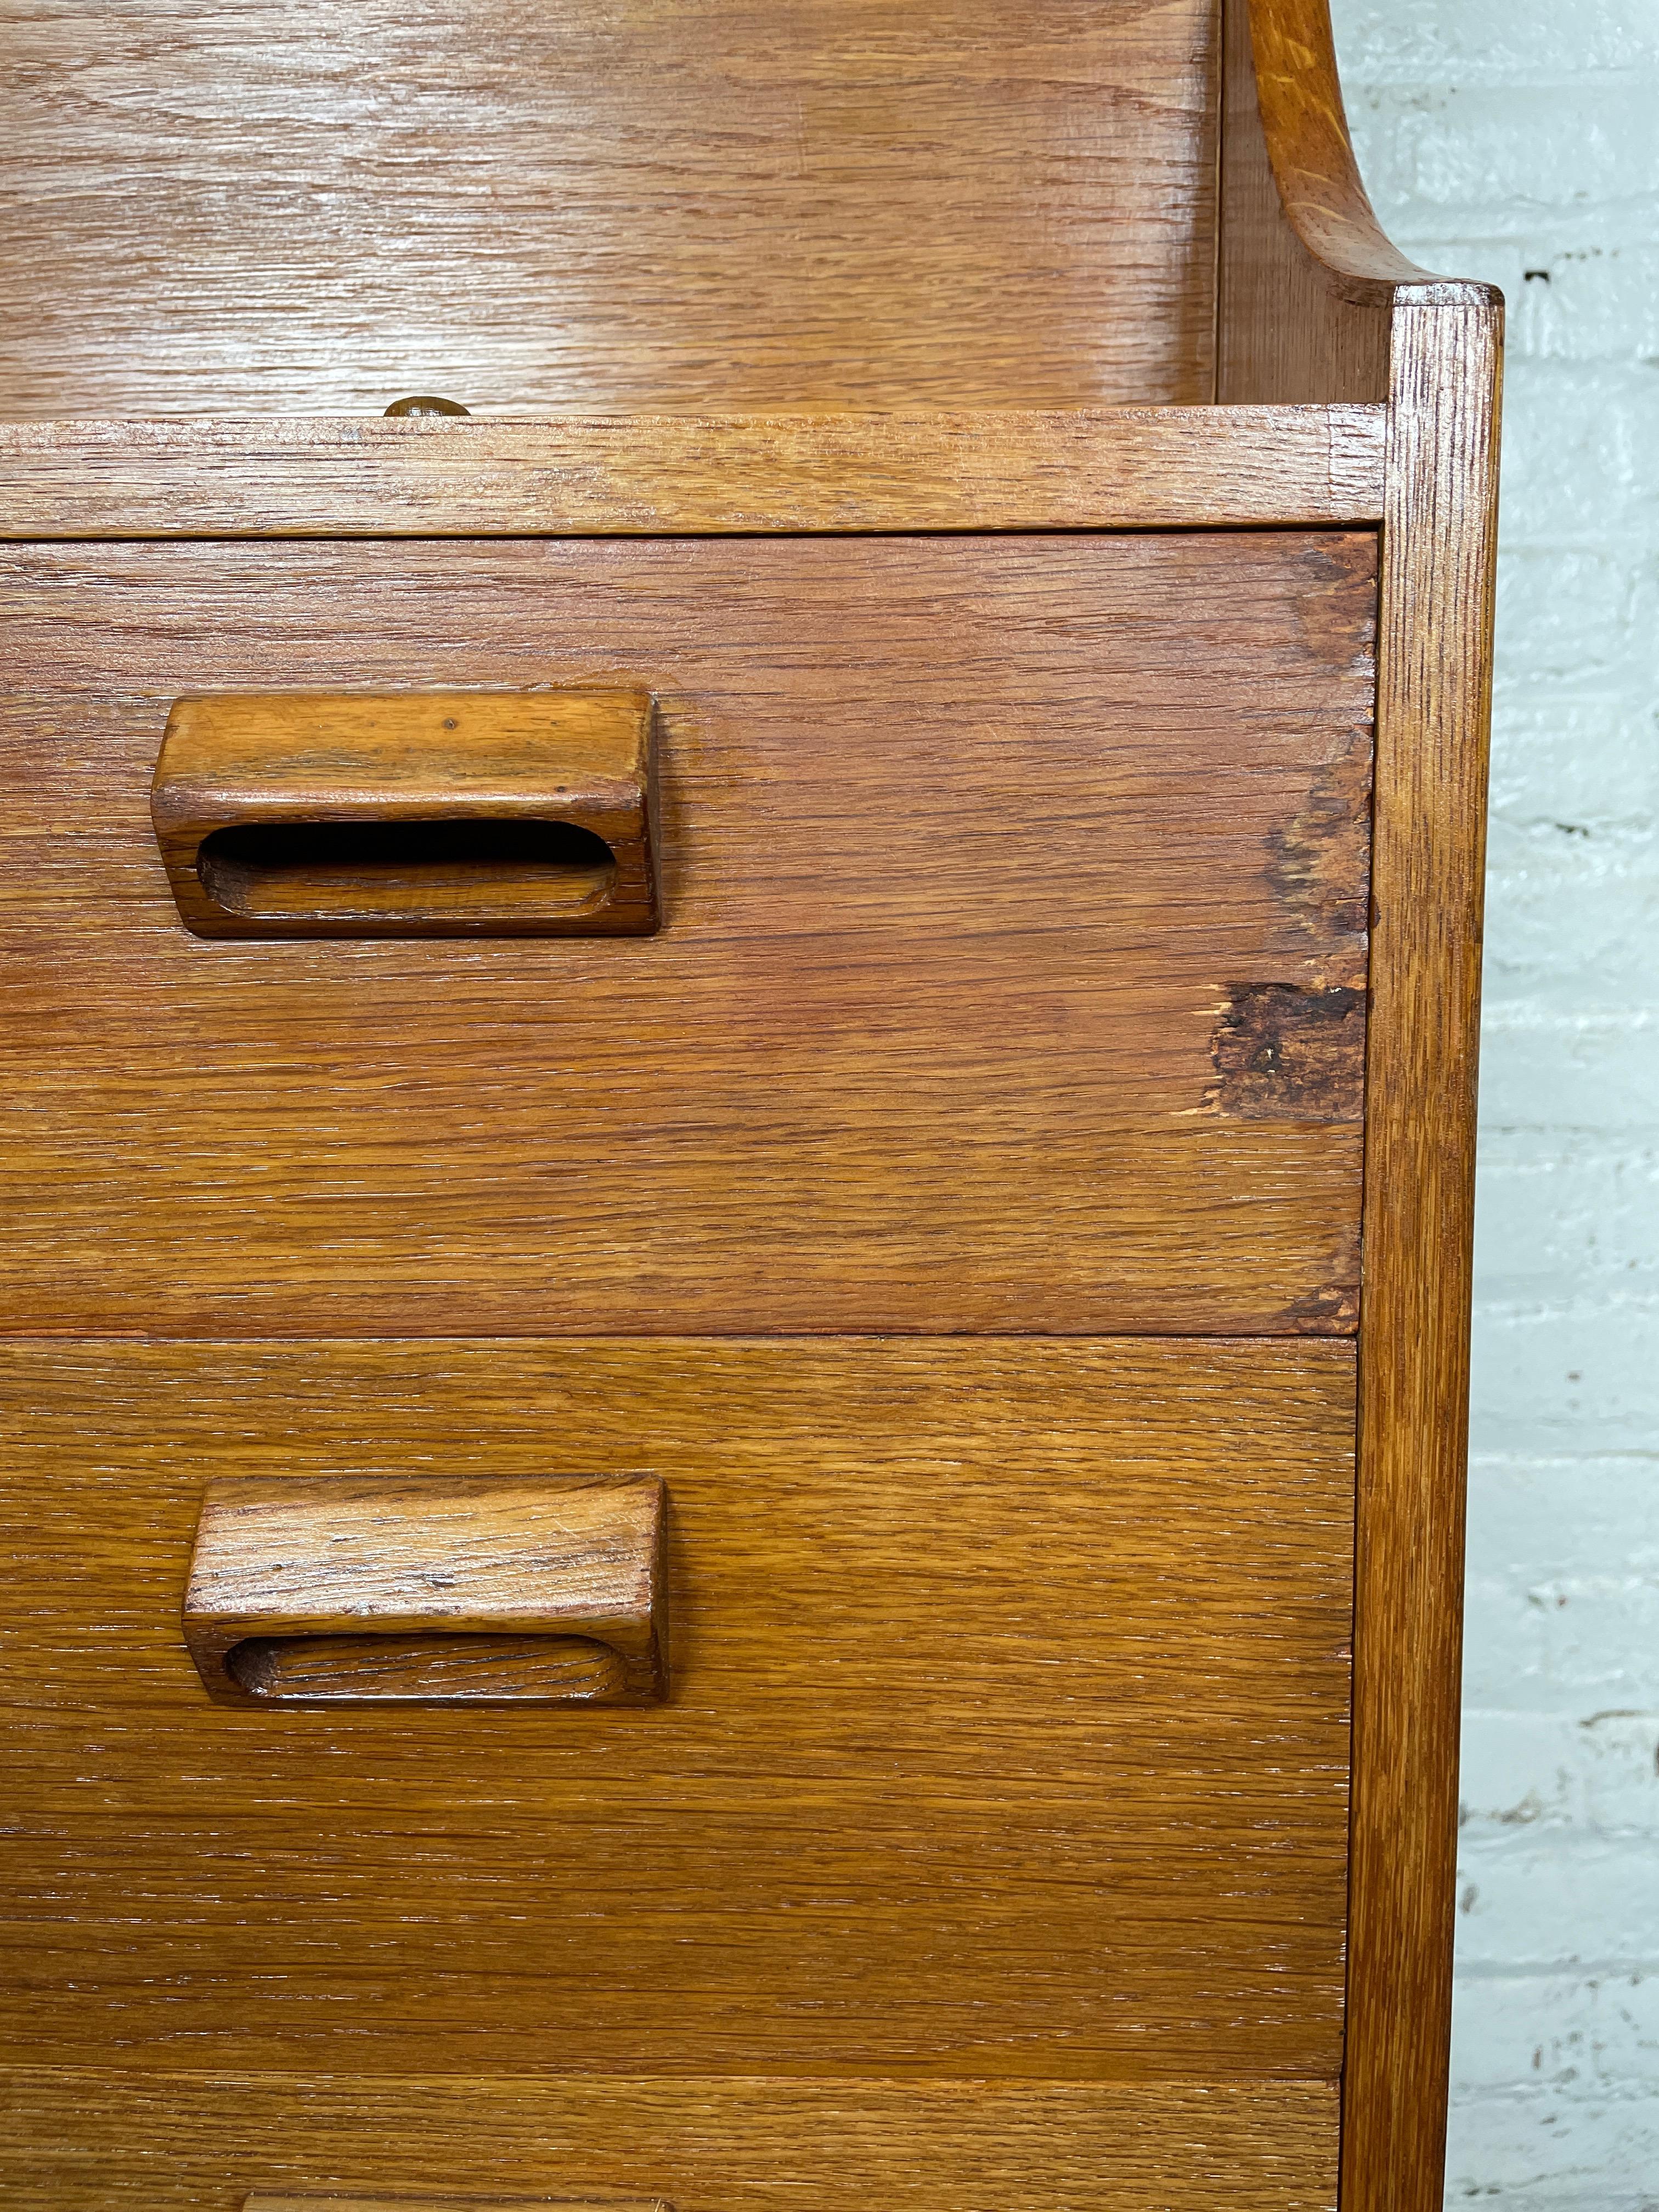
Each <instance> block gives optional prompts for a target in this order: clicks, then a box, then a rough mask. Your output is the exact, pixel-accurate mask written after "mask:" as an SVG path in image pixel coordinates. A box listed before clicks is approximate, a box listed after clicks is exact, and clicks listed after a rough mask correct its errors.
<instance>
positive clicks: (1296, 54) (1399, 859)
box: [1217, 0, 1504, 2212]
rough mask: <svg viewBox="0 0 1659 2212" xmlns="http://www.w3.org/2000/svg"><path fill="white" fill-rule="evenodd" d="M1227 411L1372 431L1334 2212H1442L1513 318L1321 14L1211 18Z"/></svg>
mask: <svg viewBox="0 0 1659 2212" xmlns="http://www.w3.org/2000/svg"><path fill="white" fill-rule="evenodd" d="M1223 13H1224V17H1225V52H1226V64H1225V88H1224V101H1223V106H1224V118H1223V158H1222V210H1221V222H1220V252H1219V274H1220V283H1219V298H1218V305H1219V334H1218V336H1219V343H1218V378H1217V392H1218V397H1219V398H1221V399H1222V400H1224V401H1226V402H1229V403H1234V402H1244V403H1249V404H1261V403H1264V402H1267V403H1277V402H1284V401H1309V400H1313V401H1320V402H1325V403H1330V402H1337V401H1350V402H1352V401H1358V402H1364V403H1370V402H1376V401H1383V402H1385V403H1386V405H1387V410H1388V441H1387V447H1386V454H1385V462H1384V507H1385V511H1384V520H1383V561H1382V572H1381V602H1382V619H1381V642H1380V655H1381V665H1380V673H1379V681H1378V709H1377V750H1376V873H1375V878H1374V884H1373V892H1374V914H1375V916H1376V927H1375V934H1374V939H1373V945H1372V991H1373V1004H1374V1011H1375V1024H1374V1027H1373V1030H1372V1034H1371V1037H1370V1048H1369V1059H1368V1085H1369V1095H1370V1101H1371V1104H1370V1114H1369V1116H1368V1121H1367V1130H1366V1147H1365V1192H1366V1196H1365V1220H1366V1229H1365V1249H1366V1262H1365V1296H1364V1316H1363V1321H1362V1327H1361V1332H1360V1346H1359V1352H1360V1377H1361V1383H1360V1419H1359V1431H1360V1473H1359V1517H1358V1599H1357V1607H1356V1613H1357V1621H1356V1657H1355V1701H1354V1702H1355V1713H1354V1814H1353V1851H1354V1862H1353V1917H1352V1936H1351V1948H1350V1954H1349V1959H1350V1965H1349V1987H1350V1990H1351V2006H1350V2012H1349V2021H1348V2045H1347V2056H1346V2067H1345V2074H1344V2084H1345V2094H1344V2106H1343V2151H1342V2203H1343V2207H1344V2212H1438V2207H1439V2205H1440V2203H1441V2199H1442V2195H1443V2165H1444V2147H1445V2122H1446V2101H1447V2085H1448V2077H1449V2044H1450V2025H1451V1977H1452V1923H1453V1895H1454V1888H1455V1863H1456V1824H1457V1733H1458V1710H1457V1709H1458V1692H1459V1674H1460V1658H1461V1650H1460V1646H1461V1640H1462V1601H1463V1587H1462V1584H1463V1574H1462V1565H1463V1510H1464V1465H1465V1456H1466V1447H1467V1433H1468V1419H1467V1415H1468V1316H1469V1295H1470V1280H1471V1252H1472V1243H1473V1235H1472V1231H1473V1216H1474V1203H1473V1201H1474V1076H1475V1060H1476V1042H1477V1036H1478V1029H1479V1018H1478V1015H1479V1006H1478V1001H1479V984H1480V906H1481V888H1482V884H1481V878H1482V855H1483V848H1484V843H1485V796H1486V740H1487V731H1488V726H1489V722H1490V718H1491V683H1492V584H1493V566H1494V553H1495V545H1496V526H1497V494H1498V412H1499V401H1500V393H1501V386H1502V370H1503V325H1504V301H1503V296H1502V295H1501V294H1500V293H1498V291H1496V290H1495V289H1493V288H1492V286H1490V285H1486V284H1479V283H1458V282H1455V281H1454V280H1450V279H1447V278H1443V277H1437V276H1431V275H1430V274H1429V273H1428V272H1427V271H1426V270H1421V269H1419V268H1416V267H1414V266H1413V264H1412V263H1411V262H1410V261H1408V260H1407V258H1405V256H1404V255H1402V254H1401V253H1400V252H1398V250H1397V249H1396V248H1395V246H1392V245H1391V244H1390V242H1389V240H1388V239H1387V238H1386V237H1385V236H1384V235H1383V232H1382V229H1381V228H1380V226H1379V225H1378V223H1377V221H1376V216H1375V214H1374V213H1373V211H1372V210H1371V208H1370V204H1369V202H1368V201H1367V199H1366V197H1365V191H1364V185H1363V183H1362V182H1361V179H1360V176H1359V172H1358V165H1357V164H1356V162H1355V160H1354V156H1353V149H1352V145H1351V144H1350V143H1349V138H1348V131H1347V125H1346V120H1345V118H1344V113H1343V102H1342V90H1341V86H1340V82H1339V81H1338V75H1337V69H1336V61H1335V54H1334V46H1333V41H1332V37H1331V25H1330V20H1329V13H1328V8H1327V6H1326V0H1225V7H1224V10H1223Z"/></svg>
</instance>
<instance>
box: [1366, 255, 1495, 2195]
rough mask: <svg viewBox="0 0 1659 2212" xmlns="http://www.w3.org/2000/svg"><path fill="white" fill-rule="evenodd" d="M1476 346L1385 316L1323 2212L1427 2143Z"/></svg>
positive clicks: (1475, 710)
mask: <svg viewBox="0 0 1659 2212" xmlns="http://www.w3.org/2000/svg"><path fill="white" fill-rule="evenodd" d="M1439 289H1441V290H1442V292H1447V291H1449V289H1450V288H1449V287H1443V288H1439ZM1502 343H1503V305H1502V301H1501V300H1500V299H1499V298H1498V296H1497V295H1495V294H1493V293H1491V292H1490V291H1488V290H1487V289H1486V288H1484V287H1480V286H1469V287H1468V288H1466V292H1465V296H1464V297H1463V298H1462V300H1461V301H1460V300H1457V299H1452V298H1446V297H1441V298H1437V299H1422V300H1419V299H1418V298H1416V297H1415V296H1413V295H1407V297H1406V298H1405V299H1404V300H1403V301H1401V304H1400V305H1399V306H1398V307H1396V308H1395V320H1394V369H1393V374H1394V379H1395V391H1394V410H1393V426H1394V427H1393V431H1392V435H1391V440H1390V459H1389V479H1390V491H1389V499H1390V516H1389V527H1388V532H1387V534H1386V537H1385V541H1384V542H1385V545H1386V548H1387V555H1386V561H1385V566H1384V570H1383V624H1384V630H1385V636H1386V640H1387V643H1386V648H1385V653H1384V658H1383V673H1382V676H1381V678H1380V683H1379V692H1378V717H1379V721H1378V746H1379V753H1378V759H1379V774H1378V781H1377V793H1376V878H1375V883H1376V916H1377V921H1376V983H1375V988H1376V1010H1377V1019H1378V1028H1377V1030H1376V1036H1375V1038H1374V1041H1373V1044H1372V1048H1371V1054H1370V1060H1369V1062H1368V1088H1369V1091H1370V1098H1371V1102H1372V1103H1371V1108H1370V1115H1369V1117H1368V1120H1367V1124H1366V1153H1365V1193H1366V1200H1365V1222H1366V1229H1365V1251H1366V1257H1365V1293H1364V1321H1363V1329H1362V1337H1361V1350H1360V1377H1361V1387H1360V1415H1359V1419H1360V1444H1361V1462H1360V1466H1361V1473H1360V1489H1359V1535H1358V1560H1359V1565H1358V1574H1359V1584H1358V1644H1357V1673H1356V1710H1355V1755H1356V1788H1355V1796H1354V1807H1353V1850H1354V1890H1353V1905H1352V1912H1353V1919H1352V1954H1351V1964H1350V1990H1351V1992H1352V1995H1351V2002H1352V2007H1353V2032H1352V2042H1351V2045H1350V2051H1349V2059H1348V2069H1347V2104H1346V2112H1347V2115H1348V2118H1347V2121H1346V2126H1345V2131H1344V2153H1343V2172H1344V2177H1345V2179H1344V2195H1343V2203H1344V2212H1437V2207H1438V2206H1439V2203H1440V2201H1441V2175H1442V2168H1443V2163H1444V2156H1445V2129H1446V2097H1447V2085H1448V2078H1449V2052H1450V2037H1451V1997H1452V1987H1451V1984H1452V1929H1453V1901H1454V1898H1455V1887H1456V1869H1457V1818H1458V1814H1457V1747H1458V1726H1459V1691H1460V1687H1461V1675H1462V1626H1463V1524H1464V1478H1465V1463H1466V1455H1467V1449H1468V1383H1469V1364H1468V1360H1469V1300H1470V1290H1471V1267H1472V1254H1473V1243H1474V1151H1475V1063H1476V1056H1477V1052H1478V1048H1479V1035H1480V938H1481V902H1482V896H1483V892H1484V888H1485V884H1484V862H1485V854H1486V745H1487V732H1488V728H1489V726H1490V722H1491V716H1492V584H1493V569H1494V562H1495V555H1496V548H1497V527H1498V389H1499V375H1500V370H1501V362H1502Z"/></svg>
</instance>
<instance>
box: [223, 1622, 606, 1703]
mask: <svg viewBox="0 0 1659 2212" xmlns="http://www.w3.org/2000/svg"><path fill="white" fill-rule="evenodd" d="M224 1664H225V1672H226V1673H227V1674H228V1675H229V1676H230V1677H231V1679H232V1680H233V1681H234V1682H238V1683H240V1686H242V1688H243V1689H245V1690H246V1692H248V1694H249V1695H250V1697H254V1698H258V1699H261V1700H263V1701H264V1702H266V1703H269V1704H272V1705H280V1704H282V1703H283V1701H284V1700H286V1701H288V1702H289V1703H290V1704H306V1705H430V1704H432V1703H433V1702H434V1701H435V1700H436V1701H440V1702H441V1703H443V1704H445V1705H501V1704H503V1703H508V1702H510V1703H513V1704H528V1705H600V1704H606V1703H611V1704H614V1703H615V1701H616V1700H617V1699H618V1698H619V1697H620V1696H621V1695H622V1693H623V1691H624V1690H625V1689H626V1688H627V1687H628V1667H627V1662H625V1661H624V1659H623V1656H622V1654H621V1653H620V1652H619V1651H613V1650H611V1646H610V1645H609V1644H598V1643H595V1641H594V1640H593V1638H592V1637H589V1636H483V1635H461V1636H250V1637H248V1638H246V1639H245V1640H244V1641H243V1642H242V1643H240V1644H233V1645H232V1646H231V1648H230V1650H228V1652H227V1653H226V1654H225V1662H224Z"/></svg>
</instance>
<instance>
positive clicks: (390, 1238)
mask: <svg viewBox="0 0 1659 2212" xmlns="http://www.w3.org/2000/svg"><path fill="white" fill-rule="evenodd" d="M1374 562H1375V541H1374V539H1373V538H1371V537H1370V535H1369V534H1367V533H1360V532H1355V533H1326V532H1306V533H1300V532H1286V533H1282V534H1279V533H1273V532H1263V533H1260V534H1251V535H1227V534H1218V535H1214V536H1202V535H1197V536H1191V537H1175V538H1079V539H1069V538H1038V539H1024V538H1010V539H996V540H990V539H979V540H969V539H960V540H958V539H940V540H929V541H927V542H924V543H920V544H915V543H904V542H901V541H896V540H879V541H853V540H847V539H816V540H796V541H783V540H756V541H747V542H745V543H744V544H726V543H721V542H719V541H706V540H698V541H686V542H681V543H669V544H640V545H635V544H622V543H610V544H600V543H568V544H501V545H492V544H465V545H431V546H418V547H417V546H399V545H356V546H326V545H316V544H305V545H297V544H296V545H282V544H273V545H248V546H226V545H199V546H197V545H169V546H161V547H142V546H104V547H90V548H82V549H69V548H37V549H14V550H10V551H9V552H8V553H7V554H6V555H5V556H4V559H3V562H0V613H3V617H4V618H5V620H6V623H7V639H8V647H9V666H10V668H11V670H12V671H13V674H12V679H11V680H12V682H13V684H14V686H15V687H17V688H15V689H14V690H13V691H12V693H11V694H10V695H9V697H8V698H7V699H6V700H5V702H4V713H3V726H0V753H3V766H4V773H5V775H6V779H7V788H8V791H9V805H8V811H7V817H6V820H5V823H4V825H3V861H0V943H3V951H4V959H3V963H0V1070H3V1080H0V1139H3V1144H4V1146H5V1152H6V1158H7V1162H8V1167H9V1174H10V1176H11V1178H12V1180H11V1182H10V1184H9V1189H8V1192H7V1196H6V1210H7V1223H8V1234H7V1237H6V1238H5V1240H4V1242H3V1247H0V1322H3V1325H5V1326H9V1327H10V1328H21V1329H23V1330H25V1331H28V1330H33V1329H40V1328H68V1329H76V1330H80V1329H84V1330H91V1331H98V1330H103V1329H108V1330H113V1331H116V1332H126V1331H132V1330H138V1331H155V1332H161V1333H167V1332H178V1333H213V1334H227V1333H228V1334H236V1335H242V1334H246V1335H259V1334H278V1335H281V1334H306V1333H307V1332H311V1333H324V1334H330V1333H343V1334H349V1333H350V1332H351V1331H352V1330H353V1329H354V1328H356V1329H357V1330H359V1331H367V1332H371V1333H374V1334H380V1333H386V1334H394V1333H410V1332H416V1333H428V1334H443V1333H446V1332H449V1333H460V1334H470V1333H473V1332H477V1331H499V1332H501V1333H505V1334H539V1333H543V1332H546V1331H562V1330H574V1331H577V1332H580V1331H583V1330H589V1331H592V1330H595V1329H600V1328H603V1329H606V1330H612V1329H617V1328H621V1329H624V1330H628V1331H635V1330H647V1331H657V1330H662V1331H665V1332H670V1333H674V1332H683V1331H684V1330H685V1329H687V1328H691V1327H693V1326H696V1327H698V1328H714V1329H720V1330H739V1331H742V1330H760V1331H766V1330H772V1329H781V1330H822V1331H827V1332H832V1333H833V1332H834V1331H836V1330H837V1329H842V1330H845V1329H854V1330H864V1329H872V1328H901V1329H917V1330H923V1331H931V1330H944V1331H951V1330H957V1329H964V1328H992V1329H1008V1330H1028V1329H1029V1330H1056V1331H1075V1332H1078V1333H1079V1334H1082V1333H1085V1332H1094V1331H1100V1330H1109V1329H1128V1330H1141V1329H1176V1330H1183V1331H1193V1332H1202V1333H1206V1334H1226V1333H1229V1332H1234V1331H1255V1330H1268V1331H1275V1332H1277V1331H1284V1330H1308V1331H1314V1332H1322V1331H1323V1332H1328V1331H1335V1332H1343V1331H1346V1330H1348V1329H1350V1328H1352V1322H1353V1297H1354V1285H1355V1278H1356V1273H1357V1226H1358V1176H1359V1136H1360V1122H1359V1119H1358V1115H1359V1109H1360V1072H1361V1053H1362V1049H1363V1037H1364V981H1365V965H1364V963H1365V913H1364V889H1365V883H1366V868H1367V852H1366V847H1367V838H1368V832H1369V780H1370V765H1369V763H1370V714H1371V710H1372V696H1373V681H1374V679H1373V672H1372V659H1371V638H1372V628H1373V623H1374V619H1375V571H1374ZM602 681H603V682H606V683H613V682H614V683H635V684H640V685H641V687H642V688H644V689H646V690H650V691H653V692H654V693H655V694H656V696H657V697H658V699H659V721H660V726H661V744H660V752H661V765H660V781H661V797H662V813H663V817H664V831H663V848H664V849H663V857H662V870H663V915H664V924H663V927H662V930H661V933H659V935H658V936H656V937H654V938H641V939H612V940H609V941H605V940H598V939H586V940H585V939H567V940H563V941H557V940H544V941H539V942H538V941H536V940H523V939H520V940H518V941H512V940H498V941H495V942H489V943H477V944H465V943H451V944H446V943H442V942H432V943H427V944H415V943H398V942H386V943H381V944H362V943H358V944H351V943H327V942H324V943H317V944H291V945H267V944H237V943H235V942H231V941H221V942H215V943H203V942H200V941H197V939H192V938H190V937H188V936H186V935H185V933H184V932H183V931H182V930H181V928H180V927H179V921H178V918H177V915H176V913H175V911H174V908H173V901H172V898H171V896H169V894H168V891H167V881H166V876H165V872H164V871H163V868H162V866H161V858H160V855H159V854H158V853H157V851H156V848H155V838H154V833H153V831H152V829H151V827H150V824H149V818H148V786H149V778H150V774H151V770H152V769H153V767H154V763H155V754H156V751H157V750H158V749H159V746H160V744H161V731H162V728H163V726H164V724H165V722H166V720H167V708H168V704H169V702H170V701H171V699H172V698H173V696H176V695H178V694H179V693H183V692H196V691H202V690H213V691H224V690H230V691H234V690H243V689H246V690H264V689H269V688H271V687H273V686H278V687H283V688H287V687H293V686H296V685H297V686H300V687H302V688H303V687H307V686H315V687H316V688H318V689H319V690H337V689H339V688H342V687H343V686H352V687H359V688H362V689H365V690H375V689H386V688H387V687H388V686H423V685H451V684H458V685H463V686H471V685H476V684H483V685H486V686H488V685H492V684H505V685H509V686H522V685H526V684H537V683H542V682H549V683H567V684H593V683H599V682H602ZM24 686H27V690H25V689H24V688H22V687H24Z"/></svg>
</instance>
